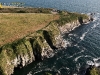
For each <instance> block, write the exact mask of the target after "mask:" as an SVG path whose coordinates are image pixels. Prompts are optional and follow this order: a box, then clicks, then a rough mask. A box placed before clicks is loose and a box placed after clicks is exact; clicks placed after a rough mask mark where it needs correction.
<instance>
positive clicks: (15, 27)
mask: <svg viewBox="0 0 100 75" xmlns="http://www.w3.org/2000/svg"><path fill="white" fill-rule="evenodd" d="M58 18H59V16H58V15H53V14H42V13H20V14H19V13H0V46H1V45H3V44H6V43H10V42H12V41H14V40H17V39H20V38H23V37H24V36H26V35H28V34H30V33H32V32H35V31H37V30H39V29H41V28H43V27H45V25H47V24H48V23H49V22H50V21H52V20H56V19H58Z"/></svg>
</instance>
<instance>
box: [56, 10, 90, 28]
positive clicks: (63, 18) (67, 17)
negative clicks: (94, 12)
mask: <svg viewBox="0 0 100 75" xmlns="http://www.w3.org/2000/svg"><path fill="white" fill-rule="evenodd" d="M79 19H88V16H87V15H85V14H79V13H70V12H64V11H62V12H60V19H59V20H57V23H59V25H60V26H62V25H64V24H65V23H69V22H73V21H76V20H79Z"/></svg>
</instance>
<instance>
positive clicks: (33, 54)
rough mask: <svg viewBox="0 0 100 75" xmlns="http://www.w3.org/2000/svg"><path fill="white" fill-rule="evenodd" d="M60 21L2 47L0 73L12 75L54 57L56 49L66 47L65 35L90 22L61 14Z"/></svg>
mask: <svg viewBox="0 0 100 75" xmlns="http://www.w3.org/2000/svg"><path fill="white" fill-rule="evenodd" d="M60 16H61V17H60V19H59V20H55V21H52V22H50V23H49V24H48V25H47V26H46V27H44V28H42V29H41V30H38V31H36V32H34V33H32V34H30V35H28V36H26V37H24V38H22V39H20V40H16V41H14V42H12V43H9V44H6V45H3V46H2V47H0V73H1V75H11V74H12V73H13V72H14V68H22V67H24V66H26V65H28V64H30V63H31V62H34V61H37V60H43V59H45V58H50V57H52V56H53V52H54V50H55V49H58V48H63V47H65V42H64V39H63V38H62V34H63V33H68V32H69V31H71V30H73V29H74V28H75V27H78V26H80V25H82V24H84V23H87V22H89V18H88V16H86V15H82V14H77V13H68V12H60Z"/></svg>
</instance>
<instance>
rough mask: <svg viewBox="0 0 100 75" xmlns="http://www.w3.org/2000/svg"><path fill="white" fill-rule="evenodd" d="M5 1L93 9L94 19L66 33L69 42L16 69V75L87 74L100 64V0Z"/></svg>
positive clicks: (85, 10)
mask: <svg viewBox="0 0 100 75" xmlns="http://www.w3.org/2000/svg"><path fill="white" fill-rule="evenodd" d="M0 2H1V3H11V2H23V3H25V5H24V6H26V7H39V8H40V7H43V8H54V9H58V10H64V11H70V12H78V13H85V14H87V15H89V14H90V13H93V18H94V21H92V22H90V23H88V24H84V25H81V26H80V27H77V28H75V29H74V30H73V31H71V32H70V33H69V34H67V33H65V34H64V35H62V36H63V38H64V40H65V42H66V46H65V48H64V49H59V50H55V52H54V54H55V55H54V56H53V57H51V58H49V59H45V60H43V61H37V62H33V63H31V64H30V65H28V66H26V67H24V68H22V69H21V70H15V72H14V74H13V75H44V73H45V72H49V73H51V74H52V75H57V73H58V74H59V75H84V74H85V69H86V68H87V67H88V66H89V65H95V66H97V67H98V66H100V0H0Z"/></svg>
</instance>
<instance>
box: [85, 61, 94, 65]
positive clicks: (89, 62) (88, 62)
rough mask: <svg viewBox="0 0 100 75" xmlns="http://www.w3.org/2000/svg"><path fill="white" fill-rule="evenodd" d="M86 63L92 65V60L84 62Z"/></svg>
mask: <svg viewBox="0 0 100 75" xmlns="http://www.w3.org/2000/svg"><path fill="white" fill-rule="evenodd" d="M86 63H87V64H88V65H94V62H93V61H87V62H86Z"/></svg>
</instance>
